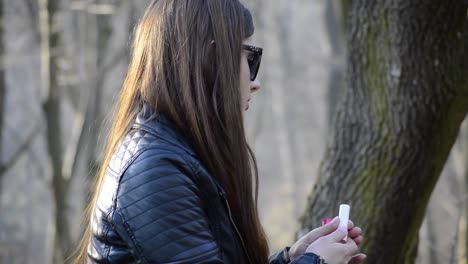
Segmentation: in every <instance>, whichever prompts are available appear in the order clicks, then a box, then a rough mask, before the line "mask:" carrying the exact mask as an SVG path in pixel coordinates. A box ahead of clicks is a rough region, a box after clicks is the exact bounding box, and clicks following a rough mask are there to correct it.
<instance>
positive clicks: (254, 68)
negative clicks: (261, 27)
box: [242, 45, 263, 82]
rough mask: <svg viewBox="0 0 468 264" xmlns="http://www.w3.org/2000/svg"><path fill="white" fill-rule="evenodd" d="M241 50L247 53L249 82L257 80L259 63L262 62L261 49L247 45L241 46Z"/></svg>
mask: <svg viewBox="0 0 468 264" xmlns="http://www.w3.org/2000/svg"><path fill="white" fill-rule="evenodd" d="M242 49H244V50H247V51H249V54H248V56H247V62H248V63H249V68H250V80H251V81H252V82H253V81H255V78H257V73H258V69H259V68H260V62H261V61H262V54H263V49H262V48H259V47H254V46H249V45H242Z"/></svg>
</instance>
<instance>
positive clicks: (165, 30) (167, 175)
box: [77, 0, 365, 264]
mask: <svg viewBox="0 0 468 264" xmlns="http://www.w3.org/2000/svg"><path fill="white" fill-rule="evenodd" d="M253 31H254V29H253V23H252V17H251V15H250V12H249V11H248V10H247V9H246V8H245V7H244V6H243V5H242V4H240V3H239V2H238V1H237V0H155V1H153V2H152V3H151V4H150V6H149V7H148V9H147V10H146V12H145V15H144V17H143V18H142V20H141V21H140V23H139V26H138V27H137V29H136V33H135V40H134V45H133V56H132V57H133V58H132V61H131V63H130V66H129V70H128V74H127V77H126V79H125V82H124V84H123V87H122V91H121V95H120V97H119V102H118V105H117V113H116V116H115V119H114V122H113V126H112V129H111V131H110V135H109V139H108V145H107V150H106V155H105V159H104V162H103V164H102V169H101V172H100V175H99V179H98V184H97V188H96V194H95V197H94V199H93V201H92V203H91V206H90V226H88V228H87V231H86V234H85V237H84V239H83V245H82V249H81V253H80V255H79V258H78V261H77V262H79V263H86V262H88V263H268V262H270V263H289V262H291V263H298V264H302V263H324V261H326V262H327V263H330V264H333V263H348V262H349V261H350V260H351V261H354V262H356V263H357V262H359V261H361V260H362V259H363V258H364V257H365V256H364V255H362V254H358V255H356V256H354V257H353V254H354V252H355V251H356V250H357V246H356V244H357V243H360V242H361V240H362V236H361V230H360V229H359V228H356V227H353V226H352V223H351V222H350V223H349V230H348V231H349V232H348V234H349V237H350V238H349V239H348V240H347V242H346V243H340V242H339V241H340V240H341V239H342V238H343V237H344V236H345V235H346V234H347V233H346V231H339V230H336V229H337V226H338V223H339V220H338V219H335V220H334V221H333V222H332V223H330V224H328V225H325V226H323V227H321V228H318V229H315V230H313V231H311V232H310V233H309V234H307V235H306V236H304V237H303V238H302V239H301V240H299V241H298V242H296V243H295V244H294V245H293V246H292V247H291V248H285V250H284V251H283V252H281V253H279V254H276V255H274V256H273V257H271V258H270V260H268V245H267V240H266V237H265V234H264V231H263V229H262V226H261V224H260V222H259V217H258V210H257V189H258V184H257V183H258V178H257V169H256V162H255V158H254V156H253V154H252V151H251V150H250V148H249V146H248V145H247V142H246V138H245V134H244V125H243V112H244V110H246V109H248V107H249V101H250V97H251V95H252V93H253V92H255V91H257V90H258V89H259V88H260V84H259V82H258V81H256V75H257V72H258V68H259V66H260V59H261V55H262V49H261V48H257V47H255V46H254V45H253V43H252V39H251V36H252V34H253ZM251 168H253V171H252V169H251ZM253 179H254V180H255V185H254V184H253Z"/></svg>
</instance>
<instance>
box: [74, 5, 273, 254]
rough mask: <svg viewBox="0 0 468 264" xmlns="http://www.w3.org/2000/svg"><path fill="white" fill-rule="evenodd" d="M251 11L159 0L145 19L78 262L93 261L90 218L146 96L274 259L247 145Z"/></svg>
mask: <svg viewBox="0 0 468 264" xmlns="http://www.w3.org/2000/svg"><path fill="white" fill-rule="evenodd" d="M252 34H253V23H252V17H251V15H250V12H249V11H248V10H247V9H246V8H245V7H244V6H243V5H242V4H241V3H240V2H238V1H237V0H154V1H153V2H152V3H151V4H150V6H149V7H148V9H147V10H146V12H145V14H144V16H143V18H142V19H141V21H140V23H139V24H138V26H137V28H136V31H135V36H134V42H133V52H132V53H133V54H132V60H131V62H130V65H129V69H128V74H127V77H126V79H125V81H124V83H123V86H122V90H121V94H120V97H119V101H118V103H117V108H116V109H117V112H116V115H115V117H114V121H113V125H112V128H111V130H110V135H109V137H108V143H107V146H106V151H105V156H104V161H103V163H102V165H101V169H100V172H99V177H98V179H97V185H96V192H95V194H94V196H93V199H92V201H91V202H90V206H89V208H88V210H87V215H86V220H87V223H86V225H87V226H86V231H85V234H84V237H83V240H82V244H81V249H80V252H79V255H78V258H77V261H76V263H85V262H86V258H87V247H88V243H89V240H90V237H91V230H90V227H89V221H90V220H89V219H90V217H91V214H92V211H93V206H94V203H95V201H96V197H97V193H98V191H99V189H100V185H101V182H102V179H103V177H104V175H105V171H106V168H107V166H108V163H109V160H110V158H111V156H112V154H113V152H114V150H115V148H116V146H117V145H118V143H119V141H120V140H121V139H122V138H123V137H124V136H125V135H126V134H127V133H128V131H129V130H130V128H131V125H132V123H133V122H134V120H135V118H136V115H137V113H138V112H139V111H140V110H141V107H142V105H143V104H144V103H146V104H148V105H149V106H150V107H152V108H153V109H155V110H156V111H155V112H156V113H158V114H163V115H165V116H166V117H167V118H169V119H170V120H171V121H173V123H174V124H175V125H176V126H177V127H178V128H179V129H180V131H181V132H182V133H184V135H185V136H186V137H187V139H188V140H189V142H190V143H191V144H192V147H193V148H194V150H195V152H196V153H197V155H198V156H199V159H200V161H201V162H202V163H203V164H204V165H205V166H206V168H207V169H208V170H209V171H210V173H211V175H212V176H213V177H214V178H215V179H216V180H217V181H218V182H219V183H220V185H221V186H222V187H223V188H224V190H225V191H226V194H227V198H228V201H229V203H230V205H231V211H232V213H233V218H234V221H235V222H236V224H237V225H238V228H239V231H240V234H241V236H242V238H243V240H244V242H245V246H246V250H247V254H248V256H249V257H250V259H251V261H253V262H254V263H267V262H268V259H267V257H268V244H267V240H266V237H265V234H264V231H263V228H262V226H261V224H260V221H259V216H258V210H257V195H258V173H257V165H256V161H255V157H254V155H253V153H252V151H251V149H250V147H249V146H248V144H247V141H246V136H245V134H244V133H245V132H244V123H243V113H242V112H243V108H242V103H241V96H240V58H241V47H242V41H243V39H244V38H247V37H249V36H250V35H252Z"/></svg>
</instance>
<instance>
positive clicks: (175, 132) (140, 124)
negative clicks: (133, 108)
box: [133, 104, 195, 156]
mask: <svg viewBox="0 0 468 264" xmlns="http://www.w3.org/2000/svg"><path fill="white" fill-rule="evenodd" d="M133 128H136V129H141V130H144V131H146V132H148V133H150V134H152V135H154V136H156V137H158V138H161V139H164V140H166V141H168V142H170V143H173V144H174V145H176V146H178V147H181V148H182V149H184V150H185V151H186V152H188V153H189V154H190V155H193V156H194V155H195V152H194V150H193V148H192V147H191V145H190V144H189V142H188V141H187V139H186V137H185V136H184V135H183V133H182V132H181V131H180V130H179V129H178V128H177V127H176V126H175V124H174V123H173V122H172V121H171V120H170V119H169V118H167V117H166V116H164V115H163V114H160V113H156V112H155V111H154V110H153V109H151V107H150V106H149V105H147V104H144V105H143V107H142V109H141V111H140V112H139V113H138V114H137V117H136V120H135V123H134V124H133Z"/></svg>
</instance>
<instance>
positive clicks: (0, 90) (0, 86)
mask: <svg viewBox="0 0 468 264" xmlns="http://www.w3.org/2000/svg"><path fill="white" fill-rule="evenodd" d="M3 5H4V3H3V1H1V2H0V58H2V59H1V61H0V168H3V167H4V160H3V154H2V153H3V144H2V143H3V142H2V138H3V129H4V128H3V120H4V118H3V113H4V112H5V91H6V87H5V86H6V85H5V68H6V63H5V61H6V60H5V58H6V51H5V47H4V43H3V34H4V33H3V27H4V25H5V24H4V23H3ZM2 174H3V169H0V193H1V191H2V179H3V177H2V176H3V175H2Z"/></svg>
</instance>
